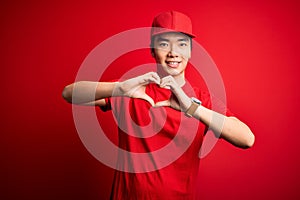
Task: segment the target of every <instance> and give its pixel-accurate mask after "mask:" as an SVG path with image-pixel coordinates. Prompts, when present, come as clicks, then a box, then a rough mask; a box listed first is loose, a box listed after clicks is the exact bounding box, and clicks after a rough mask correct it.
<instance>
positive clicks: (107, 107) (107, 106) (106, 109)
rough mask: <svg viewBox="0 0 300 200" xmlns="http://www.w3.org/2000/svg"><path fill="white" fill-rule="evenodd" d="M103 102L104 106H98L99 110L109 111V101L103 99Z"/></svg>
mask: <svg viewBox="0 0 300 200" xmlns="http://www.w3.org/2000/svg"><path fill="white" fill-rule="evenodd" d="M104 100H105V105H104V106H100V109H101V110H102V111H103V112H106V111H109V110H111V100H110V98H105V99H104Z"/></svg>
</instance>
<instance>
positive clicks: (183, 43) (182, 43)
mask: <svg viewBox="0 0 300 200" xmlns="http://www.w3.org/2000/svg"><path fill="white" fill-rule="evenodd" d="M179 46H180V47H186V46H187V43H186V42H181V43H179Z"/></svg>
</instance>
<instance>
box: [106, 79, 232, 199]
mask: <svg viewBox="0 0 300 200" xmlns="http://www.w3.org/2000/svg"><path fill="white" fill-rule="evenodd" d="M183 90H184V91H185V93H186V94H187V95H188V96H194V97H196V98H198V99H200V100H201V101H202V105H203V106H204V107H206V108H211V98H210V95H209V94H208V93H207V92H201V91H200V90H199V89H197V88H191V87H189V86H187V84H185V86H183ZM146 93H147V94H148V95H149V96H150V97H151V98H152V99H153V100H154V102H159V101H163V100H166V99H169V98H170V96H171V95H172V93H171V91H170V90H168V89H164V88H160V87H159V86H157V85H156V84H149V85H148V86H147V87H146ZM106 102H107V104H106V106H105V107H102V109H103V110H108V109H111V110H112V111H113V113H114V117H115V119H116V120H117V123H118V126H119V128H118V143H119V144H118V145H119V148H120V149H122V150H125V151H126V152H129V154H126V153H125V154H124V153H123V152H121V151H120V153H119V155H118V163H117V166H116V169H118V170H116V172H115V175H114V180H113V188H112V193H111V199H113V200H148V199H149V200H155V199H159V200H164V199H166V200H167V199H168V200H169V199H172V200H181V199H184V200H192V199H195V198H196V196H195V195H196V194H195V193H196V185H197V173H198V167H199V160H200V159H199V151H200V148H201V145H202V141H203V137H204V135H205V133H206V131H207V129H208V127H207V126H206V125H205V124H203V123H201V122H200V121H198V120H196V119H194V118H188V117H186V116H185V115H184V113H182V112H180V111H177V110H174V109H172V108H170V107H160V108H152V107H151V105H150V103H148V102H147V101H145V100H142V99H133V98H127V97H112V98H108V99H106ZM227 114H228V113H227ZM140 155H142V156H141V157H138V158H137V157H135V156H140Z"/></svg>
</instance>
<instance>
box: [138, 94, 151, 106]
mask: <svg viewBox="0 0 300 200" xmlns="http://www.w3.org/2000/svg"><path fill="white" fill-rule="evenodd" d="M141 99H144V100H146V101H148V102H149V103H150V104H151V106H154V101H153V99H152V98H151V97H150V96H148V95H147V94H144V95H142V96H141Z"/></svg>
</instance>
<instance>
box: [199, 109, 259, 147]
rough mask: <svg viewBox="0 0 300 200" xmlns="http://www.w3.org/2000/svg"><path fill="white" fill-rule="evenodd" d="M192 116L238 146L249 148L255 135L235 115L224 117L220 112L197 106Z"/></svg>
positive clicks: (218, 135) (217, 135)
mask: <svg viewBox="0 0 300 200" xmlns="http://www.w3.org/2000/svg"><path fill="white" fill-rule="evenodd" d="M194 117H195V118H197V119H199V120H200V121H202V122H203V123H205V124H206V125H208V126H209V128H210V129H212V130H213V131H214V133H215V135H216V137H220V138H223V139H225V140H226V141H228V142H230V143H231V144H233V145H234V146H237V147H240V148H249V147H251V146H252V145H253V144H254V140H255V137H254V135H253V133H252V132H251V130H250V128H249V127H248V126H247V125H246V124H244V123H243V122H241V121H240V120H239V119H237V118H235V117H226V116H224V115H222V114H220V113H217V112H215V111H212V110H209V109H207V108H205V107H203V106H199V108H198V109H197V110H196V112H195V114H194Z"/></svg>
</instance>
